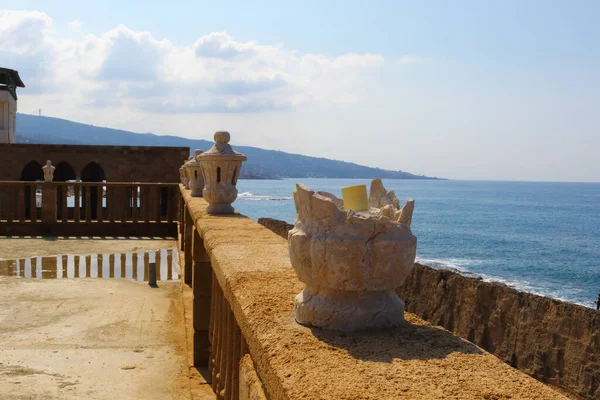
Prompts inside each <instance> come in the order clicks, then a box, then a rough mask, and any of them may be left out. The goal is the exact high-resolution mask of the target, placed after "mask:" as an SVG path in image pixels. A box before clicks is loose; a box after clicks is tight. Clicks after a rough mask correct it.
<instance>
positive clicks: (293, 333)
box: [180, 186, 565, 400]
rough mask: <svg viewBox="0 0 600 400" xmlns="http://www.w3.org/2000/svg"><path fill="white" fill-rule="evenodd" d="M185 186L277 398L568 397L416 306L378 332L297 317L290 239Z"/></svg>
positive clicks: (267, 384)
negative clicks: (326, 326)
mask: <svg viewBox="0 0 600 400" xmlns="http://www.w3.org/2000/svg"><path fill="white" fill-rule="evenodd" d="M180 188H181V192H182V195H183V198H184V201H185V203H186V205H187V209H188V212H189V213H190V215H191V218H192V220H193V221H194V225H195V227H196V229H197V230H198V232H199V234H200V236H201V237H202V239H203V241H204V247H205V248H206V252H207V254H208V255H209V257H210V260H211V264H212V268H213V270H214V273H215V276H216V277H217V279H218V281H219V284H220V286H221V288H222V289H223V293H224V295H225V298H226V299H227V300H228V302H229V304H230V305H231V308H232V310H233V313H234V315H235V318H236V321H237V323H238V325H239V326H240V329H241V331H242V333H243V335H244V337H245V339H246V341H247V343H248V349H249V351H250V354H251V356H252V358H253V360H254V362H255V363H256V370H257V372H258V375H259V376H260V379H261V380H262V383H263V385H264V387H265V391H266V393H267V395H268V397H269V398H270V399H272V400H277V399H332V400H333V399H399V398H407V399H431V398H440V399H441V398H452V399H456V398H460V399H484V398H490V399H493V398H498V399H500V398H515V399H516V398H519V399H542V398H543V399H565V397H564V396H562V395H561V394H559V393H557V392H556V391H554V390H553V389H552V388H550V387H549V386H546V385H544V384H543V383H541V382H538V381H536V380H535V379H533V378H531V377H529V376H527V375H525V374H524V373H522V372H520V371H518V370H516V369H514V368H512V367H510V366H509V365H507V364H505V363H504V362H503V361H501V360H500V359H498V358H497V357H495V356H493V355H491V354H489V353H487V352H485V351H484V350H482V349H480V348H479V347H477V346H475V345H473V344H471V343H469V342H467V341H465V340H462V339H461V338H459V337H457V336H454V335H453V334H452V333H450V332H448V331H446V330H444V329H442V328H439V327H434V326H431V325H429V324H428V323H426V322H425V321H423V320H422V319H420V318H418V317H417V316H415V315H414V314H410V313H406V315H405V317H406V320H407V321H408V323H409V324H408V325H407V326H405V327H402V328H399V329H394V330H387V331H378V332H355V333H341V332H335V331H324V330H322V329H319V328H308V327H304V326H301V325H299V324H297V323H296V322H295V320H294V296H295V295H296V294H297V293H298V292H300V291H301V290H302V288H303V287H304V285H303V284H302V283H301V282H300V281H299V280H298V279H297V277H296V275H295V273H294V270H293V269H292V267H291V264H290V260H289V256H288V245H287V241H286V240H284V239H282V238H281V237H280V236H278V235H276V234H275V233H273V232H271V231H270V230H269V229H267V228H265V227H263V226H262V225H259V224H258V223H256V222H254V221H252V220H251V219H249V218H247V217H245V216H243V215H240V214H234V215H221V216H213V215H209V214H207V213H206V208H207V206H208V204H207V203H206V201H205V200H204V199H202V198H193V197H191V196H190V191H189V190H185V189H184V188H183V186H180Z"/></svg>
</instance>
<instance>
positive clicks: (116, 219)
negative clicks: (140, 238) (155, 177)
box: [0, 182, 179, 236]
mask: <svg viewBox="0 0 600 400" xmlns="http://www.w3.org/2000/svg"><path fill="white" fill-rule="evenodd" d="M178 201H179V193H178V185H177V184H168V183H112V182H111V183H108V182H98V183H96V182H0V234H5V235H6V234H34V233H36V231H37V230H40V231H41V233H42V234H43V233H44V229H43V228H46V229H45V230H46V231H48V229H49V228H50V227H52V229H50V230H51V231H53V232H54V231H55V232H56V234H74V235H77V234H88V235H98V234H102V235H124V234H130V235H131V234H136V235H143V234H144V233H145V229H146V228H147V225H150V224H151V225H165V226H167V225H168V226H169V228H168V229H166V230H165V229H164V228H165V226H163V227H162V228H160V229H159V231H162V232H166V231H171V234H170V235H175V234H176V229H177V228H176V224H177V218H178V217H177V213H178V208H179V206H178ZM86 224H87V225H88V230H85V229H81V228H78V227H77V226H78V225H86ZM91 224H93V225H94V227H93V228H89V227H90V226H91ZM116 224H119V225H120V226H124V225H125V226H126V229H125V231H126V232H124V231H119V230H113V231H112V232H111V229H110V227H111V226H113V227H114V226H115V225H116ZM32 225H35V226H37V227H39V229H37V228H34V227H32ZM61 225H63V226H62V227H61ZM100 226H102V227H100ZM66 227H68V229H67V228H66ZM99 227H100V228H99ZM146 233H147V235H152V234H153V230H151V231H149V232H146ZM147 235H144V236H147ZM161 236H163V235H161Z"/></svg>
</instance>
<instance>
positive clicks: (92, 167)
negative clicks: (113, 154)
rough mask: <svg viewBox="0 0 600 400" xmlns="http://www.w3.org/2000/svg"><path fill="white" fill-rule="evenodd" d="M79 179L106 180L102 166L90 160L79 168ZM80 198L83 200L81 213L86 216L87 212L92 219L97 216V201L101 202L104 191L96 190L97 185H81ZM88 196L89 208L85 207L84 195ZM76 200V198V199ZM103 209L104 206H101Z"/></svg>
mask: <svg viewBox="0 0 600 400" xmlns="http://www.w3.org/2000/svg"><path fill="white" fill-rule="evenodd" d="M81 181H82V182H106V174H105V173H104V168H102V166H101V165H100V164H98V163H97V162H94V161H92V162H90V163H89V164H88V165H86V166H85V167H84V168H83V170H81ZM81 194H82V199H83V200H84V201H83V202H82V203H83V204H82V205H81V209H82V210H83V214H84V215H85V216H86V217H87V215H88V213H89V215H90V216H91V218H92V219H97V218H98V202H103V197H104V193H101V192H99V191H98V188H97V187H82V188H81ZM88 195H89V196H90V209H89V210H88V209H87V207H86V206H87V204H86V201H85V199H86V196H88ZM76 201H77V200H76ZM102 209H104V208H102Z"/></svg>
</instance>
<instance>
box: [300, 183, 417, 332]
mask: <svg viewBox="0 0 600 400" xmlns="http://www.w3.org/2000/svg"><path fill="white" fill-rule="evenodd" d="M294 202H295V204H296V212H297V217H296V224H295V226H294V229H292V230H291V231H290V232H289V235H288V239H289V253H290V259H291V263H292V266H293V267H294V270H295V271H296V273H297V275H298V278H299V279H300V281H302V282H303V283H304V284H306V288H305V289H304V290H303V291H302V292H300V294H298V295H297V296H296V299H295V317H296V321H298V322H299V323H301V324H304V325H311V326H316V327H321V328H326V329H336V330H342V331H355V330H362V329H369V328H389V327H396V326H399V325H401V324H402V323H403V322H404V302H403V301H402V300H400V298H398V296H397V295H396V292H395V289H396V288H398V287H400V286H401V285H402V284H403V283H404V281H405V280H406V278H407V277H408V275H409V274H410V272H411V271H412V268H413V265H414V262H415V256H416V249H417V238H416V237H415V236H414V235H413V234H412V232H411V230H410V222H411V217H412V212H413V209H414V201H413V200H408V201H407V202H406V204H405V205H404V207H403V208H402V210H399V209H398V205H399V202H398V199H397V198H396V196H395V195H394V193H393V192H388V191H386V190H385V188H383V185H382V183H381V181H380V180H379V179H376V180H374V181H373V182H372V184H371V194H370V197H369V205H370V206H371V208H370V209H369V210H368V211H361V212H354V211H344V210H343V204H342V203H341V200H340V199H338V198H337V197H335V196H334V195H332V194H330V193H324V192H316V193H315V192H313V191H311V190H310V189H309V188H307V187H305V186H303V185H297V186H296V191H295V192H294Z"/></svg>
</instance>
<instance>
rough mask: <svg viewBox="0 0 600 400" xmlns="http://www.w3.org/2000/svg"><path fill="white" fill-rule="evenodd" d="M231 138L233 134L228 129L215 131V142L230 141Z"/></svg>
mask: <svg viewBox="0 0 600 400" xmlns="http://www.w3.org/2000/svg"><path fill="white" fill-rule="evenodd" d="M230 140H231V135H230V134H229V132H227V131H217V132H215V142H216V143H229V141H230Z"/></svg>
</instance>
